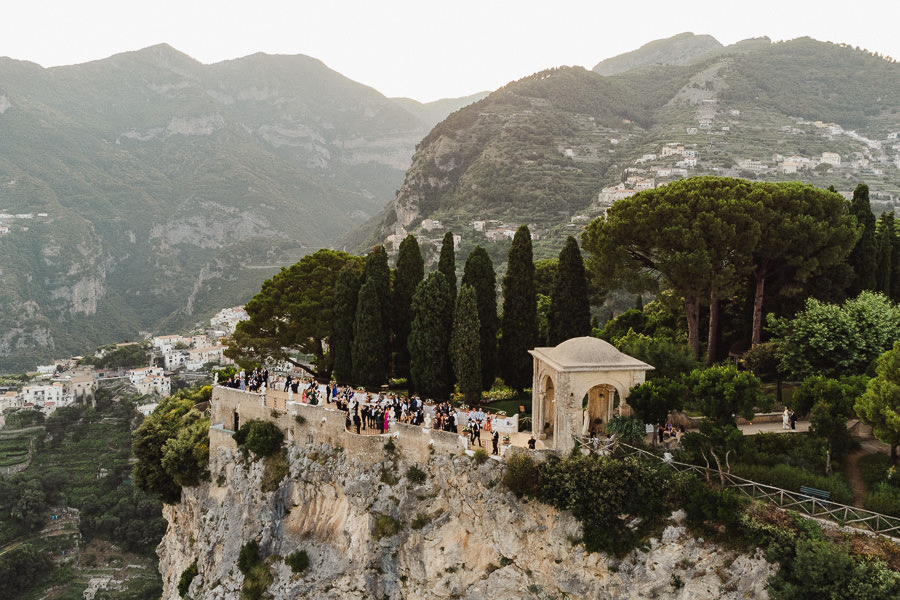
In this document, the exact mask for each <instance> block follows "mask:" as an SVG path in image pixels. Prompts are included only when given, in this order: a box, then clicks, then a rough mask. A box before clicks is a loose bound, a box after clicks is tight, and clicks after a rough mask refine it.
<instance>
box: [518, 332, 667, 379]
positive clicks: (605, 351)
mask: <svg viewBox="0 0 900 600" xmlns="http://www.w3.org/2000/svg"><path fill="white" fill-rule="evenodd" d="M531 353H532V354H533V355H534V356H538V357H539V358H542V359H544V360H548V359H549V361H550V362H553V363H556V365H558V366H559V367H562V368H565V369H577V370H583V369H586V368H588V369H591V370H600V371H608V370H620V369H634V370H640V371H647V370H650V369H652V368H653V367H651V366H650V365H648V364H647V363H645V362H641V361H639V360H638V359H636V358H634V357H631V356H628V355H627V354H624V353H622V352H619V350H618V349H616V347H615V346H613V345H612V344H610V343H609V342H607V341H605V340H601V339H599V338H595V337H577V338H572V339H569V340H566V341H564V342H563V343H561V344H560V345H558V346H556V347H555V348H535V349H534V350H532V351H531Z"/></svg>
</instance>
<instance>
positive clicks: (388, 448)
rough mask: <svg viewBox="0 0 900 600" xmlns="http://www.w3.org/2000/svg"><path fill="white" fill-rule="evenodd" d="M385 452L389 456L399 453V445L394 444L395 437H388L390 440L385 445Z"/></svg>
mask: <svg viewBox="0 0 900 600" xmlns="http://www.w3.org/2000/svg"><path fill="white" fill-rule="evenodd" d="M384 451H385V452H387V453H388V454H393V453H394V452H396V451H397V445H396V444H395V443H394V438H393V436H390V437H388V440H387V441H386V442H385V443H384Z"/></svg>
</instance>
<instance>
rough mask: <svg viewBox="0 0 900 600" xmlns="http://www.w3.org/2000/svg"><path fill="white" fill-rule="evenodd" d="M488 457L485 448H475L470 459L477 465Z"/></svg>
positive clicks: (481, 463)
mask: <svg viewBox="0 0 900 600" xmlns="http://www.w3.org/2000/svg"><path fill="white" fill-rule="evenodd" d="M487 459H488V453H487V450H485V449H484V448H477V449H476V450H475V454H473V455H472V460H474V461H475V462H476V463H478V464H479V465H483V464H484V463H485V461H487Z"/></svg>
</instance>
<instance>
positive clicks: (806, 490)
mask: <svg viewBox="0 0 900 600" xmlns="http://www.w3.org/2000/svg"><path fill="white" fill-rule="evenodd" d="M800 493H801V494H803V495H804V496H811V497H813V498H818V499H819V500H828V499H829V498H831V492H829V491H826V490H817V489H816V488H811V487H807V486H805V485H801V486H800Z"/></svg>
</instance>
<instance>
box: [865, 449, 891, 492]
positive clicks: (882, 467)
mask: <svg viewBox="0 0 900 600" xmlns="http://www.w3.org/2000/svg"><path fill="white" fill-rule="evenodd" d="M893 465H894V463H893V461H892V460H891V457H890V456H888V455H887V454H866V455H863V456H860V457H859V472H860V475H862V479H863V481H864V482H866V489H872V488H874V487H875V485H876V484H877V483H880V482H882V481H884V480H885V478H886V477H887V473H888V469H890V468H891V467H892V466H893Z"/></svg>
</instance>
